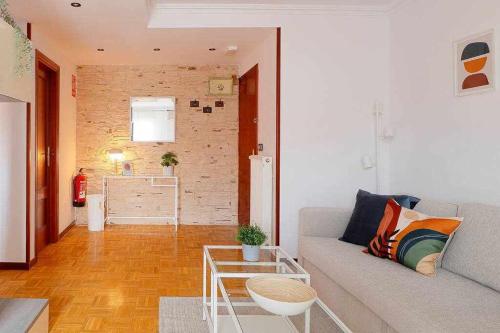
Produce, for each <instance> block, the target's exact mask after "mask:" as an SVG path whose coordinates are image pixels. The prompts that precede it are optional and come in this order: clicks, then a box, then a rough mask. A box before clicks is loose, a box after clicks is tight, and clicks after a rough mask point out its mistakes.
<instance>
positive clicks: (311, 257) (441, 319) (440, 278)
mask: <svg viewBox="0 0 500 333" xmlns="http://www.w3.org/2000/svg"><path fill="white" fill-rule="evenodd" d="M300 245H301V246H300V255H301V257H303V258H305V259H306V260H307V261H309V262H310V263H312V264H313V265H315V266H316V267H318V268H319V269H320V270H321V271H323V272H324V273H325V274H326V275H328V276H329V277H330V278H331V279H332V280H334V281H335V282H337V283H338V284H340V285H341V286H342V287H343V288H345V289H346V290H347V291H348V292H350V293H351V294H352V295H353V296H355V297H356V298H358V299H359V300H360V301H361V302H363V303H364V304H365V305H366V306H367V307H368V308H370V309H371V310H372V311H373V312H375V313H376V314H377V315H378V316H380V317H381V318H382V319H383V320H384V321H386V322H387V323H388V324H389V325H390V326H391V327H393V328H394V329H396V330H397V331H399V332H500V312H499V311H498V309H500V295H499V294H498V293H497V292H495V291H494V290H492V289H489V288H485V287H483V286H481V285H480V284H477V283H475V282H474V281H472V280H469V279H466V278H464V277H461V276H459V275H457V274H454V273H452V272H449V271H446V270H443V269H440V270H438V274H437V276H436V277H433V278H429V277H426V276H424V275H421V274H417V273H415V272H414V271H412V270H410V269H408V268H406V267H404V266H401V265H399V264H397V263H395V262H392V261H389V260H383V259H380V258H375V257H372V256H368V255H366V254H364V253H362V252H361V251H362V249H363V248H362V247H360V246H356V245H353V244H349V243H345V242H342V241H339V240H337V239H334V238H322V237H302V239H301V242H300ZM313 279H314V277H313ZM320 297H321V295H320Z"/></svg>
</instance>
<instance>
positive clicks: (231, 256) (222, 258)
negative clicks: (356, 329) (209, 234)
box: [202, 245, 351, 333]
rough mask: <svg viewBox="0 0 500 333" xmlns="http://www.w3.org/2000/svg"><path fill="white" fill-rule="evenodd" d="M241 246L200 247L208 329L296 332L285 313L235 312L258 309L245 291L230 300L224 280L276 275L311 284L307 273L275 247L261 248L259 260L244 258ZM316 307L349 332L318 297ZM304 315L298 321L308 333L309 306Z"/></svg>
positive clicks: (238, 332)
mask: <svg viewBox="0 0 500 333" xmlns="http://www.w3.org/2000/svg"><path fill="white" fill-rule="evenodd" d="M241 249H242V247H241V246H232V245H229V246H226V245H207V246H204V247H203V296H202V302H203V320H206V321H207V323H208V326H209V328H210V332H211V333H226V332H231V333H232V332H236V333H247V332H252V333H253V332H264V331H266V332H273V333H281V332H299V330H298V329H297V323H296V322H295V321H293V322H292V320H291V319H290V318H288V317H286V316H276V315H269V313H264V314H260V315H250V316H248V315H240V314H239V313H238V311H237V309H238V308H241V307H243V308H245V309H249V308H254V309H255V308H257V309H260V308H259V306H258V305H257V304H256V303H255V302H253V300H251V298H249V296H248V294H247V296H245V298H243V299H242V298H236V299H232V296H231V294H230V293H228V290H227V288H226V284H225V282H224V281H225V280H227V279H241V280H242V281H246V279H249V278H252V277H256V276H265V275H272V276H275V275H279V276H282V277H287V278H292V279H297V280H300V281H303V282H304V283H306V284H307V285H310V283H311V279H310V275H309V273H307V272H306V271H305V270H304V269H303V268H302V267H301V266H300V265H299V264H298V263H297V262H296V261H295V260H294V259H293V258H292V257H291V256H290V255H288V253H286V252H285V251H284V250H283V249H282V248H280V247H278V246H263V247H261V259H260V261H258V262H247V261H243V260H242V259H241ZM208 269H210V273H209V274H210V296H208V295H207V286H208V281H207V280H208V275H209V274H208V272H207V271H208ZM219 291H220V293H221V294H222V301H219V299H218V292H219ZM240 291H241V290H240ZM245 292H246V290H245ZM243 300H245V301H243ZM248 300H250V301H248ZM315 306H319V308H320V309H321V311H323V312H324V314H325V317H327V318H328V319H329V320H331V322H332V324H333V325H335V329H336V330H337V331H338V332H346V333H350V332H351V331H350V330H349V329H348V328H347V326H346V325H345V324H344V323H342V321H341V320H340V319H339V318H338V317H337V316H336V315H335V314H334V313H333V312H332V311H331V310H330V309H329V308H328V307H327V306H326V305H325V304H324V303H323V302H322V301H321V300H319V299H318V300H317V301H316V305H315ZM219 307H222V308H223V309H224V310H226V311H227V313H228V315H221V314H220V313H219V311H218V309H219ZM247 311H248V310H247ZM261 311H263V310H261ZM303 316H304V317H303V322H302V321H301V324H303V326H302V325H301V327H303V332H305V333H310V332H311V309H308V310H307V311H306V312H305V313H304V315H303ZM263 330H264V331H263Z"/></svg>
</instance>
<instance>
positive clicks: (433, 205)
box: [414, 199, 458, 217]
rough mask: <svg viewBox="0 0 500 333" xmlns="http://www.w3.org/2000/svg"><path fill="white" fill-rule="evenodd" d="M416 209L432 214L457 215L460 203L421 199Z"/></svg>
mask: <svg viewBox="0 0 500 333" xmlns="http://www.w3.org/2000/svg"><path fill="white" fill-rule="evenodd" d="M414 209H415V210H416V211H419V212H421V213H424V214H427V215H432V216H443V217H448V216H457V213H458V205H455V204H451V203H446V202H441V201H435V200H429V199H422V200H420V202H419V203H418V204H417V205H416V206H415V208H414Z"/></svg>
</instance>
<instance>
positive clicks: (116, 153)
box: [108, 149, 123, 175]
mask: <svg viewBox="0 0 500 333" xmlns="http://www.w3.org/2000/svg"><path fill="white" fill-rule="evenodd" d="M108 157H109V159H110V160H111V161H113V162H114V163H115V174H116V175H118V161H121V160H123V150H121V149H110V150H108Z"/></svg>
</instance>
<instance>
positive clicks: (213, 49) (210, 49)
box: [208, 47, 217, 52]
mask: <svg viewBox="0 0 500 333" xmlns="http://www.w3.org/2000/svg"><path fill="white" fill-rule="evenodd" d="M208 50H209V51H211V52H213V51H215V50H217V49H216V48H215V47H211V48H209V49H208Z"/></svg>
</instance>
